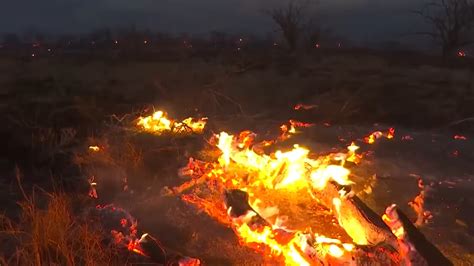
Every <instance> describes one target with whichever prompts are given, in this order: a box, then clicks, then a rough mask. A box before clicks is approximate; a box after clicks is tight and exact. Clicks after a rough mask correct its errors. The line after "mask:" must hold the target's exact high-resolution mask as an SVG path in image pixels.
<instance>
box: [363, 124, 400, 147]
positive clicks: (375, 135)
mask: <svg viewBox="0 0 474 266" xmlns="http://www.w3.org/2000/svg"><path fill="white" fill-rule="evenodd" d="M382 137H385V138H387V139H393V138H394V137H395V128H393V127H391V128H389V129H388V131H387V132H386V133H383V132H382V131H375V132H372V133H371V134H370V135H369V136H367V137H365V138H364V142H365V143H367V144H374V143H375V141H376V140H377V139H379V138H382Z"/></svg>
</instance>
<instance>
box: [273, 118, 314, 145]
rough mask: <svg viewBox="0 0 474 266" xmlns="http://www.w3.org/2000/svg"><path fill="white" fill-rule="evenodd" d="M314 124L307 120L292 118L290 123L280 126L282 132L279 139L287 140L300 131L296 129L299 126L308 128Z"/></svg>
mask: <svg viewBox="0 0 474 266" xmlns="http://www.w3.org/2000/svg"><path fill="white" fill-rule="evenodd" d="M312 126H314V124H312V123H305V122H301V121H296V120H292V119H290V120H289V121H288V124H283V125H281V126H280V131H281V134H280V137H279V140H280V141H285V140H287V139H289V138H290V137H291V135H294V134H297V133H298V131H297V130H296V129H297V128H301V127H303V128H308V127H312Z"/></svg>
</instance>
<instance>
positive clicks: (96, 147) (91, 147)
mask: <svg viewBox="0 0 474 266" xmlns="http://www.w3.org/2000/svg"><path fill="white" fill-rule="evenodd" d="M89 151H91V152H99V151H100V147H99V146H89Z"/></svg>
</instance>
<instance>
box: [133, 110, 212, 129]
mask: <svg viewBox="0 0 474 266" xmlns="http://www.w3.org/2000/svg"><path fill="white" fill-rule="evenodd" d="M206 123H207V117H204V118H200V119H195V118H192V117H188V118H186V119H184V120H183V121H181V122H179V121H175V120H172V119H169V118H168V117H167V115H166V113H165V112H163V111H156V112H154V113H153V114H152V115H150V116H146V117H139V118H138V122H137V126H138V127H139V128H140V129H142V130H143V131H146V132H150V133H154V134H157V135H161V134H164V133H172V134H178V135H179V134H181V135H183V134H190V133H197V134H200V133H202V132H203V131H204V127H205V126H206Z"/></svg>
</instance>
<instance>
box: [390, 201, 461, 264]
mask: <svg viewBox="0 0 474 266" xmlns="http://www.w3.org/2000/svg"><path fill="white" fill-rule="evenodd" d="M384 220H385V222H386V223H387V225H389V226H390V227H391V230H392V231H393V232H394V233H395V234H396V235H397V238H398V244H399V250H400V252H401V253H403V258H404V260H405V262H406V264H407V265H428V266H430V265H440V266H444V265H447V266H450V265H453V263H452V262H451V261H450V260H449V259H448V258H446V257H445V256H444V255H443V253H441V251H439V250H438V248H436V246H435V245H433V244H432V243H431V242H430V241H428V240H427V239H426V237H425V236H424V235H423V233H421V232H420V231H419V230H418V228H417V227H416V226H415V225H414V224H413V223H412V222H411V221H410V219H409V218H408V217H407V216H406V215H405V214H404V213H403V212H402V211H401V210H400V209H398V208H397V206H396V205H395V204H393V205H392V206H389V207H388V208H387V209H386V211H385V214H384Z"/></svg>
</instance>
